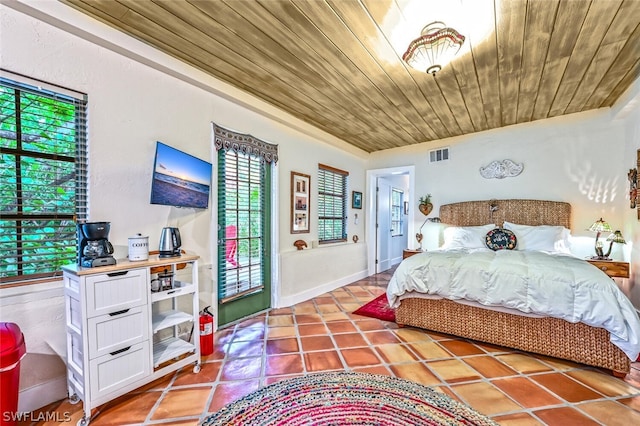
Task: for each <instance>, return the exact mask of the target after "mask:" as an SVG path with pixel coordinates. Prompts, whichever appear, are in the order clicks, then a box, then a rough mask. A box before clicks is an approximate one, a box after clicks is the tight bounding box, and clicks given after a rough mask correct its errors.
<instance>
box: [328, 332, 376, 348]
mask: <svg viewBox="0 0 640 426" xmlns="http://www.w3.org/2000/svg"><path fill="white" fill-rule="evenodd" d="M333 339H334V340H335V341H336V345H338V347H339V348H354V347H359V346H368V343H367V342H366V341H365V340H364V337H362V334H360V333H345V334H334V335H333Z"/></svg>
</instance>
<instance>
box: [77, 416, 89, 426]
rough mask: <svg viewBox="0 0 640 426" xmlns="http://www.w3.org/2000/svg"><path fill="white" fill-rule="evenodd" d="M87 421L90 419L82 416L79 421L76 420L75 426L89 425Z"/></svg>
mask: <svg viewBox="0 0 640 426" xmlns="http://www.w3.org/2000/svg"><path fill="white" fill-rule="evenodd" d="M89 420H90V419H87V417H86V416H82V418H81V419H80V420H78V423H77V425H78V426H87V425H88V424H89Z"/></svg>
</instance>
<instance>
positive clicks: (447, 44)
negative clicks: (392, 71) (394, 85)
mask: <svg viewBox="0 0 640 426" xmlns="http://www.w3.org/2000/svg"><path fill="white" fill-rule="evenodd" d="M464 39H465V37H464V36H463V35H462V34H460V33H459V32H457V31H456V30H454V29H453V28H449V27H447V26H446V25H445V24H444V22H440V21H435V22H432V23H430V24H429V25H427V26H425V27H424V28H423V29H422V31H421V32H420V37H418V38H417V39H415V40H413V41H412V42H411V43H409V47H408V48H407V51H406V52H404V55H402V60H403V61H405V62H406V63H407V64H409V66H411V67H412V68H415V69H417V70H418V71H425V72H427V73H429V74H433V75H434V76H435V74H436V73H437V72H438V71H440V70H441V69H442V67H443V66H445V65H447V64H448V63H449V62H451V60H452V59H453V57H454V56H455V55H456V53H458V51H459V50H460V48H461V47H462V44H463V43H464Z"/></svg>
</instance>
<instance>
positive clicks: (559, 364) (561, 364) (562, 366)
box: [534, 355, 580, 371]
mask: <svg viewBox="0 0 640 426" xmlns="http://www.w3.org/2000/svg"><path fill="white" fill-rule="evenodd" d="M534 357H535V358H537V359H539V360H540V361H542V362H544V363H545V364H547V365H550V366H551V367H553V368H554V369H556V370H558V371H567V370H572V369H574V368H578V367H580V364H578V363H575V362H571V361H568V360H565V359H558V358H551V357H548V356H543V355H534Z"/></svg>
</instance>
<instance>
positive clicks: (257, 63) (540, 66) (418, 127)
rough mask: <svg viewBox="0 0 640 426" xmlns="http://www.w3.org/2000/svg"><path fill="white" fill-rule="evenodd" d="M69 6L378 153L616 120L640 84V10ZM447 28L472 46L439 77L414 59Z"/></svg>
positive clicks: (106, 2) (398, 3)
mask: <svg viewBox="0 0 640 426" xmlns="http://www.w3.org/2000/svg"><path fill="white" fill-rule="evenodd" d="M62 1H63V2H64V3H66V4H68V5H70V6H72V7H74V8H77V9H78V10H80V11H82V12H84V13H86V14H88V15H90V16H93V17H95V18H97V19H98V20H101V21H103V22H105V23H107V24H108V25H111V26H113V27H115V28H117V29H119V30H121V31H123V32H125V33H127V34H129V35H131V36H133V37H135V38H137V39H140V40H142V41H144V42H146V43H148V44H150V45H152V46H154V47H156V48H158V49H159V50H161V51H163V52H166V53H167V54H169V55H172V56H174V57H176V58H178V59H180V60H182V61H184V62H186V63H189V64H191V65H193V66H194V67H196V68H198V69H200V70H202V71H204V72H207V73H209V74H211V75H213V76H215V77H217V78H219V79H221V80H223V81H226V82H228V83H230V84H232V85H233V86H235V87H237V88H240V89H242V90H245V91H247V92H249V93H251V94H253V95H255V96H256V97H258V98H260V99H262V100H264V101H266V102H268V103H270V104H272V105H274V106H276V107H278V108H281V109H283V110H285V111H287V112H288V113H290V114H292V115H294V116H296V117H297V118H299V119H301V120H304V121H305V122H308V123H310V124H312V125H314V126H316V127H318V128H320V129H322V130H324V131H326V132H328V133H330V134H332V135H334V136H336V137H338V138H340V139H342V140H344V141H346V142H348V143H350V144H353V145H354V146H356V147H358V148H361V149H363V150H364V151H366V152H373V151H379V150H384V149H388V148H394V147H399V146H405V145H410V144H415V143H421V142H427V141H434V140H439V139H443V138H447V137H451V136H457V135H463V134H468V133H473V132H478V131H482V130H487V129H493V128H498V127H503V126H508V125H512V124H516V123H525V122H530V121H533V120H539V119H544V118H549V117H556V116H560V115H564V114H571V113H575V112H581V111H586V110H591V109H596V108H602V107H608V106H611V105H613V104H614V103H615V101H616V100H617V99H618V97H619V96H620V95H621V94H622V93H623V92H624V91H625V89H627V88H628V87H629V85H630V84H631V83H632V82H633V81H634V80H635V79H636V78H637V77H638V74H639V70H640V1H638V0H562V1H561V0H464V2H463V4H462V6H461V8H459V9H456V10H440V9H438V8H437V7H436V6H442V5H443V4H445V5H446V4H449V3H450V4H454V3H455V0H439V1H437V2H431V1H430V0H259V1H254V0H206V1H205V0H188V1H187V0H172V1H167V0H154V1H151V0H117V1H114V0H86V1H85V0H62ZM435 20H443V21H445V23H446V24H447V25H449V26H451V27H454V28H456V29H457V30H458V31H459V32H461V33H463V34H464V35H465V36H466V40H465V43H464V45H463V47H462V49H461V50H460V52H459V53H458V55H457V56H456V58H455V59H454V61H453V62H452V63H451V64H449V65H448V66H445V67H444V68H443V69H442V70H441V71H440V72H438V73H437V74H436V75H435V76H432V75H429V74H426V73H423V72H420V71H416V70H414V69H413V68H411V67H409V66H408V65H406V64H405V63H404V62H403V61H402V59H401V57H402V53H403V52H404V50H405V49H406V46H407V45H408V43H409V41H411V40H412V39H413V38H416V37H417V36H419V34H420V30H421V29H422V27H423V26H424V25H426V24H428V23H430V22H432V21H435ZM454 22H457V24H454ZM469 24H471V25H469ZM456 25H459V27H456Z"/></svg>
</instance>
